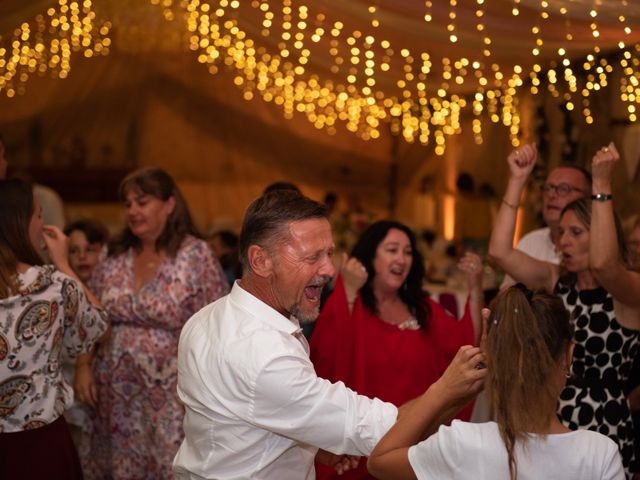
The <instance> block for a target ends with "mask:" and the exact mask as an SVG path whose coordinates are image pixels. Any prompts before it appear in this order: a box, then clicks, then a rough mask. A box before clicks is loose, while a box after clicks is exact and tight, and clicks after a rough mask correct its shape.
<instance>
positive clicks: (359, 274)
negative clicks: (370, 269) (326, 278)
mask: <svg viewBox="0 0 640 480" xmlns="http://www.w3.org/2000/svg"><path fill="white" fill-rule="evenodd" d="M340 274H341V275H342V281H343V283H344V289H345V293H346V294H347V301H348V302H349V303H353V301H354V300H355V299H356V296H357V295H358V291H359V290H360V289H361V288H362V286H363V285H364V284H365V283H367V279H368V278H369V274H368V273H367V269H366V268H365V267H364V265H363V264H362V263H361V262H360V261H359V260H358V259H357V258H355V257H350V258H348V257H347V254H346V253H345V254H343V256H342V266H341V267H340Z"/></svg>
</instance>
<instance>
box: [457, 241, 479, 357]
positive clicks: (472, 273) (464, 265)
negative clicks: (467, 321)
mask: <svg viewBox="0 0 640 480" xmlns="http://www.w3.org/2000/svg"><path fill="white" fill-rule="evenodd" d="M458 268H459V269H460V270H462V271H463V272H465V273H466V274H467V287H468V289H469V312H470V314H471V322H472V323H473V338H474V340H475V342H474V343H475V345H478V342H479V341H480V333H481V331H482V318H481V314H480V311H481V310H482V307H484V291H483V290H482V274H483V269H482V258H480V255H478V254H477V253H473V252H466V253H465V254H464V256H463V257H462V258H461V259H460V261H459V262H458Z"/></svg>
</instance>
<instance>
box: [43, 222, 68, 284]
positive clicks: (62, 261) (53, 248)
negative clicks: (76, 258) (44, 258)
mask: <svg viewBox="0 0 640 480" xmlns="http://www.w3.org/2000/svg"><path fill="white" fill-rule="evenodd" d="M42 233H43V235H42V237H43V238H44V243H45V244H46V246H47V252H49V257H50V258H51V261H52V262H53V264H54V265H55V266H56V268H57V269H58V270H60V271H61V272H64V273H67V270H71V267H69V239H68V238H67V236H66V235H65V234H64V233H62V230H60V229H59V228H58V227H56V226H55V225H45V226H44V227H42Z"/></svg>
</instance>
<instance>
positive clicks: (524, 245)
mask: <svg viewBox="0 0 640 480" xmlns="http://www.w3.org/2000/svg"><path fill="white" fill-rule="evenodd" d="M590 193H591V174H590V173H589V172H588V171H586V170H585V169H584V168H581V167H578V166H575V165H564V166H560V167H557V168H554V169H553V170H551V172H550V173H549V176H547V180H546V181H545V182H544V184H543V185H542V218H543V219H544V223H546V224H547V226H546V227H544V228H538V229H537V230H533V231H531V232H529V233H527V234H526V235H525V236H523V237H522V238H521V239H520V241H519V242H518V247H517V248H518V250H520V251H523V252H525V253H526V254H527V255H530V256H532V257H533V258H537V259H538V260H543V261H545V262H551V263H555V264H559V263H560V257H559V256H558V252H557V251H556V241H557V240H558V237H559V236H560V234H559V228H560V213H561V212H562V209H563V208H564V207H565V206H567V205H568V204H569V203H571V202H573V201H574V200H577V199H578V198H582V197H584V196H585V195H587V194H590ZM513 283H514V281H513V279H512V278H511V277H509V276H506V277H505V279H504V281H503V282H502V285H501V287H500V288H501V289H504V288H506V287H508V286H510V285H512V284H513Z"/></svg>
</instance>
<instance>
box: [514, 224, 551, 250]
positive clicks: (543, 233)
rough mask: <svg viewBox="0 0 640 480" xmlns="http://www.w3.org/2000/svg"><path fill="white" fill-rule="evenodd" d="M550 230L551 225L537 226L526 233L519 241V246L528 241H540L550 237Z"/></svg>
mask: <svg viewBox="0 0 640 480" xmlns="http://www.w3.org/2000/svg"><path fill="white" fill-rule="evenodd" d="M549 235H550V230H549V227H543V228H537V229H535V230H531V231H530V232H528V233H525V234H524V235H523V236H522V238H521V239H520V241H519V242H518V246H521V245H523V244H524V245H526V244H528V243H533V242H540V241H543V240H545V239H548V238H550V237H549Z"/></svg>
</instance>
